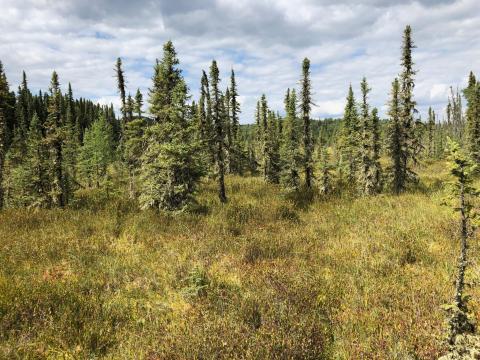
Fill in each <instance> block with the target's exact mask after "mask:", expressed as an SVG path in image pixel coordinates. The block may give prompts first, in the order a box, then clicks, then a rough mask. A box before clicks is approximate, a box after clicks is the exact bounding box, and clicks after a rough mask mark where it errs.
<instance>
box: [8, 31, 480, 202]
mask: <svg viewBox="0 0 480 360" xmlns="http://www.w3.org/2000/svg"><path fill="white" fill-rule="evenodd" d="M413 48H414V43H413V40H412V36H411V28H410V27H409V26H407V27H406V29H405V32H404V36H403V45H402V54H401V69H400V72H399V76H398V78H396V79H394V81H393V82H392V90H391V93H390V100H389V108H388V118H387V119H380V118H379V115H378V110H377V109H376V108H371V106H370V104H369V93H370V91H371V89H370V86H369V84H368V81H367V79H366V78H365V77H364V78H363V79H362V81H361V83H360V89H361V94H360V96H358V98H357V97H356V96H355V94H354V92H353V90H352V86H350V87H349V89H348V92H347V97H346V105H345V112H344V117H343V118H342V119H337V120H335V119H325V120H322V121H315V120H313V119H312V116H311V111H312V106H314V102H313V100H312V91H311V87H312V84H311V80H310V61H309V60H308V59H304V61H303V64H302V69H301V76H300V83H299V89H294V88H291V89H287V91H286V94H285V100H284V104H285V108H284V111H283V113H284V116H280V115H279V112H278V111H275V110H273V109H271V108H270V106H269V104H268V99H267V96H266V95H265V94H264V95H262V96H261V98H260V99H259V101H258V103H257V110H256V112H255V122H254V124H253V125H248V126H240V124H239V114H240V112H241V108H240V104H239V101H238V96H239V94H238V86H237V82H236V79H235V72H234V70H233V69H232V70H231V73H230V74H228V75H229V78H228V79H227V80H226V81H225V80H224V81H223V82H222V79H221V74H220V73H219V69H218V66H217V63H216V61H215V60H214V61H212V64H211V66H210V68H209V69H208V71H204V72H203V74H202V76H201V80H200V83H199V88H200V96H199V99H198V102H195V101H191V95H190V93H189V89H188V88H187V85H186V83H185V80H184V78H183V76H182V71H181V69H180V62H179V59H178V57H177V54H176V51H175V48H174V46H173V44H172V42H170V41H169V42H167V43H166V44H165V45H164V52H163V56H162V58H161V59H158V60H157V62H156V64H155V66H154V75H153V77H152V85H151V87H150V90H149V93H148V99H147V101H148V111H147V112H146V113H144V112H143V105H144V95H143V94H142V93H141V92H140V90H138V89H137V90H136V91H135V92H134V95H133V96H132V95H131V93H129V92H128V89H127V87H126V83H127V80H126V78H127V74H125V73H124V70H123V68H122V66H123V65H122V60H121V59H120V58H119V59H117V61H116V64H115V75H116V79H117V85H118V93H119V96H120V104H121V108H120V110H121V111H120V114H119V117H118V118H117V116H116V114H115V113H114V110H113V107H112V106H109V107H107V106H100V105H97V104H94V103H93V102H91V101H89V100H85V99H75V98H74V96H73V91H72V88H71V86H70V84H69V86H68V92H67V93H66V94H63V93H62V92H61V91H60V80H59V76H58V75H57V73H56V72H54V73H53V74H52V79H51V84H50V87H49V90H48V92H45V93H42V92H39V93H38V94H32V93H31V91H30V90H29V88H28V82H27V76H26V75H25V73H24V74H23V81H22V83H21V85H20V86H19V88H18V91H17V92H16V93H15V92H13V91H11V90H10V87H9V84H8V82H7V79H6V76H5V72H4V70H3V67H2V65H0V79H1V84H0V85H1V86H0V99H1V103H0V138H1V139H0V145H1V147H0V169H1V171H0V176H1V178H0V180H1V187H0V203H1V204H2V206H7V207H16V206H27V207H32V206H33V207H63V206H65V205H66V204H68V203H70V202H71V201H72V200H73V199H74V194H75V191H76V190H78V189H80V188H91V187H94V188H103V189H105V190H106V191H110V190H111V191H115V190H118V189H119V187H120V188H121V187H122V186H124V187H125V188H128V193H129V196H130V197H131V198H132V199H137V200H138V203H139V206H140V207H141V208H156V209H166V210H179V209H184V208H185V207H186V206H188V205H189V204H191V203H193V202H194V201H195V200H194V194H195V191H196V188H197V185H198V183H199V181H200V180H201V179H202V178H204V177H209V178H214V179H215V181H216V182H217V188H218V197H219V199H220V201H221V202H226V201H227V200H228V189H226V187H225V176H226V175H227V174H237V175H243V174H254V175H255V174H262V175H263V177H264V179H265V181H267V182H270V183H274V184H280V185H281V186H283V187H284V188H285V189H286V191H296V192H298V191H306V192H308V191H310V189H312V188H314V187H315V188H318V189H319V190H320V192H321V193H322V194H327V193H331V192H333V191H334V190H335V191H336V192H340V191H346V192H349V193H351V194H358V195H373V194H377V193H380V192H382V191H393V192H394V193H401V192H404V191H405V190H407V189H408V188H409V187H410V186H411V185H412V184H415V183H416V182H417V180H418V178H417V175H416V173H415V166H416V165H417V163H418V162H419V161H420V159H422V158H440V157H442V156H443V153H444V150H445V147H446V143H447V138H448V137H450V138H452V139H453V140H455V141H457V142H458V143H459V144H461V145H462V146H463V145H464V146H465V147H466V148H467V149H468V150H469V153H470V154H471V155H472V156H473V157H474V158H475V160H476V161H477V162H478V161H480V140H479V139H480V120H479V118H480V100H479V98H480V95H479V94H480V89H479V87H480V86H479V83H478V81H477V80H476V78H475V76H474V74H473V73H472V74H470V78H469V83H468V87H467V88H466V89H465V90H464V91H463V95H464V97H465V99H466V104H467V110H466V111H464V110H463V109H462V92H460V91H458V90H457V91H453V89H452V91H451V96H449V99H448V105H447V107H446V111H445V114H446V118H444V119H442V120H440V119H439V117H438V116H437V114H436V113H435V111H434V110H433V109H429V112H428V119H427V121H425V122H424V121H422V120H421V118H420V116H419V114H418V112H417V110H416V102H415V98H414V86H415V73H416V70H415V67H414V62H413V59H412V50H413ZM223 89H225V90H223Z"/></svg>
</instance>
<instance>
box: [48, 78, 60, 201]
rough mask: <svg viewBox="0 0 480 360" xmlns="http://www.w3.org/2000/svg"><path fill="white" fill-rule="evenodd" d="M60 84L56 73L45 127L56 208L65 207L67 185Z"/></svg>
mask: <svg viewBox="0 0 480 360" xmlns="http://www.w3.org/2000/svg"><path fill="white" fill-rule="evenodd" d="M61 97H62V94H61V92H60V84H59V81H58V75H57V73H56V72H55V71H54V72H53V74H52V80H51V82H50V97H49V106H48V117H47V122H46V125H45V128H46V142H47V144H48V146H49V149H50V154H51V159H52V166H51V179H52V187H51V197H52V203H53V205H54V206H58V207H63V206H65V184H64V175H63V141H64V132H63V121H62V113H61Z"/></svg>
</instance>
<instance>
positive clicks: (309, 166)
mask: <svg viewBox="0 0 480 360" xmlns="http://www.w3.org/2000/svg"><path fill="white" fill-rule="evenodd" d="M300 86H301V91H300V111H301V114H300V115H301V117H302V120H303V152H304V160H303V161H304V164H303V166H304V169H305V185H306V187H307V188H308V189H309V188H311V187H312V186H313V160H312V153H313V141H312V133H311V128H310V111H311V108H312V94H311V92H312V90H311V87H312V84H311V80H310V60H309V59H307V58H305V59H304V60H303V64H302V80H301V84H300Z"/></svg>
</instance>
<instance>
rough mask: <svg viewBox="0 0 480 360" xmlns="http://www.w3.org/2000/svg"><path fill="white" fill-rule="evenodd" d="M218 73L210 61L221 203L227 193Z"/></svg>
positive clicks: (214, 62)
mask: <svg viewBox="0 0 480 360" xmlns="http://www.w3.org/2000/svg"><path fill="white" fill-rule="evenodd" d="M219 82H220V73H219V70H218V67H217V62H216V61H215V60H213V61H212V65H211V66H210V86H211V101H212V116H213V123H214V125H215V148H216V154H215V155H216V156H215V159H216V167H217V181H218V198H219V199H220V201H221V202H222V203H225V202H227V195H226V192H225V149H224V142H225V134H224V128H225V124H224V123H223V120H224V119H223V116H222V96H221V92H220V89H219Z"/></svg>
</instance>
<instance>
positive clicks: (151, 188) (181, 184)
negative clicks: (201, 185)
mask: <svg viewBox="0 0 480 360" xmlns="http://www.w3.org/2000/svg"><path fill="white" fill-rule="evenodd" d="M178 64H179V61H178V58H177V54H176V52H175V48H174V46H173V44H172V42H171V41H168V42H167V43H165V45H164V46H163V57H162V60H161V61H157V64H156V65H155V69H154V70H155V71H154V76H153V79H152V80H153V87H152V88H151V89H150V99H149V103H150V113H151V114H152V116H153V117H154V119H155V123H154V124H153V125H152V126H150V127H149V128H147V129H146V132H145V136H144V138H145V144H146V145H145V150H144V153H143V155H142V163H141V181H142V188H141V192H140V196H139V201H140V205H141V207H142V208H154V209H166V210H181V209H183V208H185V207H186V206H187V205H188V204H189V203H191V202H192V200H193V194H194V192H195V190H196V187H197V183H198V181H199V179H200V177H201V175H202V173H203V171H202V170H203V167H202V163H201V158H200V156H199V150H200V148H201V147H200V144H199V142H198V141H195V136H194V134H195V124H194V122H193V120H190V119H187V114H188V111H187V106H186V101H187V99H188V93H187V86H186V84H185V81H184V80H183V77H182V75H181V70H180V69H179V68H178V67H177V65H178Z"/></svg>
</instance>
